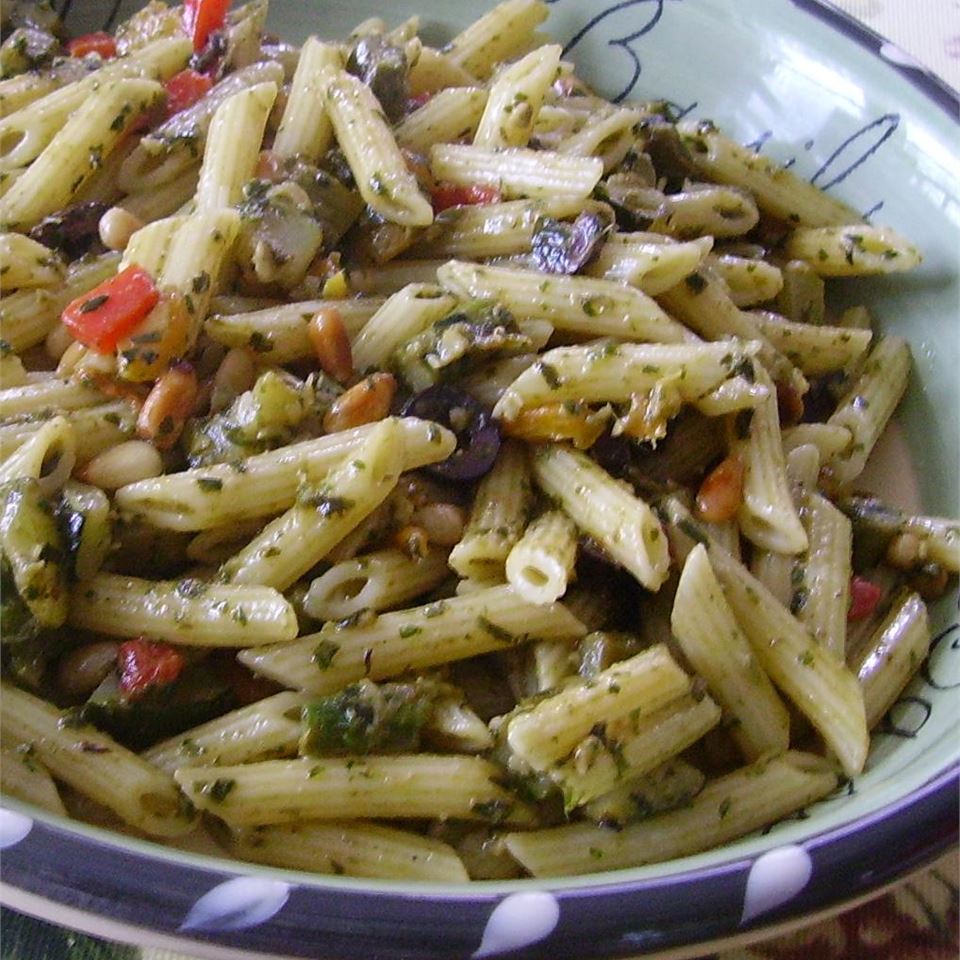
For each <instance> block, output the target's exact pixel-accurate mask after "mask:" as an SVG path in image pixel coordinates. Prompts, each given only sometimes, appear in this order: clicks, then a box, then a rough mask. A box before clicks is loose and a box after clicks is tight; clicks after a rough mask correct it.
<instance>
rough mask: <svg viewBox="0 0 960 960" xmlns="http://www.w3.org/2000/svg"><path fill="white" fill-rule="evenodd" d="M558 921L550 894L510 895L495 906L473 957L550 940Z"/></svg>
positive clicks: (556, 911)
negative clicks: (549, 937) (547, 938)
mask: <svg viewBox="0 0 960 960" xmlns="http://www.w3.org/2000/svg"><path fill="white" fill-rule="evenodd" d="M559 919H560V904H559V902H558V901H557V898H556V897H555V896H554V895H553V894H552V893H541V892H537V891H531V892H529V893H512V894H510V896H509V897H507V898H506V899H505V900H501V901H500V903H498V904H497V905H496V907H495V908H494V910H493V913H491V914H490V919H489V920H487V925H486V927H485V928H484V931H483V939H482V940H481V941H480V946H479V947H477V949H476V951H475V952H474V954H473V956H474V958H475V960H479V958H481V957H492V956H494V955H496V954H499V953H506V952H507V951H508V950H519V949H520V948H521V947H527V946H529V945H530V944H531V943H537V942H539V941H540V940H543V939H544V937H548V936H550V934H551V933H553V931H554V929H555V928H556V926H557V922H558V921H559Z"/></svg>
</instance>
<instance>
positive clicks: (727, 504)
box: [697, 457, 743, 523]
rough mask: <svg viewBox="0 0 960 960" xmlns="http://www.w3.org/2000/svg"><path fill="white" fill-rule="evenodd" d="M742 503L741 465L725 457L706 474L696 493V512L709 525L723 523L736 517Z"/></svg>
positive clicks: (733, 459) (736, 460)
mask: <svg viewBox="0 0 960 960" xmlns="http://www.w3.org/2000/svg"><path fill="white" fill-rule="evenodd" d="M742 501H743V464H742V463H741V462H740V461H739V460H738V459H737V458H736V457H727V459H726V460H723V461H722V462H721V463H720V464H719V465H718V466H716V467H714V469H713V470H711V471H710V473H708V474H707V476H706V479H705V480H704V481H703V483H702V484H701V485H700V489H699V490H698V491H697V512H698V513H699V514H700V516H701V517H703V519H704V520H707V521H709V522H710V523H723V522H724V521H725V520H731V519H733V517H735V516H736V515H737V510H739V509H740V504H741V502H742Z"/></svg>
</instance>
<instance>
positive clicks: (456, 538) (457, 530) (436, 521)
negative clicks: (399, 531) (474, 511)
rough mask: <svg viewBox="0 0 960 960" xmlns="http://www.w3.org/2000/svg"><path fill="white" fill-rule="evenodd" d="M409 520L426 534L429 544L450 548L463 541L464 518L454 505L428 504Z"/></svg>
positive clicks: (460, 510)
mask: <svg viewBox="0 0 960 960" xmlns="http://www.w3.org/2000/svg"><path fill="white" fill-rule="evenodd" d="M410 519H411V522H412V523H413V524H414V525H415V526H417V527H420V528H421V529H422V530H423V531H424V533H426V535H427V539H428V540H429V541H430V543H435V544H436V545H437V546H439V547H452V546H454V544H457V543H459V542H460V541H461V539H463V525H464V523H465V522H466V518H465V516H464V513H463V510H462V509H461V508H460V507H458V506H457V505H456V504H455V503H428V504H426V505H425V506H422V507H420V509H419V510H417V511H416V513H414V515H413V516H412V517H411V518H410Z"/></svg>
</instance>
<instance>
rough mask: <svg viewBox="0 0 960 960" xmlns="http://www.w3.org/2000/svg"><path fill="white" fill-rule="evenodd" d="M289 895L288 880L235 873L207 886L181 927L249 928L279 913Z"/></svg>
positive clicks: (188, 928)
mask: <svg viewBox="0 0 960 960" xmlns="http://www.w3.org/2000/svg"><path fill="white" fill-rule="evenodd" d="M289 896H290V884H288V883H283V882H281V881H279V880H266V879H258V878H256V877H236V878H235V879H233V880H227V881H226V882H225V883H221V884H219V885H218V886H216V887H214V888H213V889H212V890H208V891H207V892H206V893H205V894H204V895H203V896H202V897H201V898H200V899H199V900H198V901H197V902H196V903H195V904H194V905H193V906H192V907H191V908H190V912H189V913H188V914H187V916H186V919H184V921H183V923H181V924H180V929H181V930H246V929H247V927H255V926H257V924H260V923H265V922H266V921H267V920H269V919H270V918H271V917H273V916H275V915H276V914H277V913H279V912H280V910H281V909H283V905H284V904H285V903H286V902H287V898H288V897H289Z"/></svg>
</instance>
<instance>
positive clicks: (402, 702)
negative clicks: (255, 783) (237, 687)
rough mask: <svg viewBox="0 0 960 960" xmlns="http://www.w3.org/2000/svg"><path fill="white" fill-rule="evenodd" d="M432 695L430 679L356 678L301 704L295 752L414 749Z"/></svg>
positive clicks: (318, 753) (430, 707) (325, 753)
mask: <svg viewBox="0 0 960 960" xmlns="http://www.w3.org/2000/svg"><path fill="white" fill-rule="evenodd" d="M436 696H437V689H436V687H435V685H433V684H431V683H429V682H423V681H418V682H417V683H384V684H379V685H378V684H376V683H373V682H372V681H370V680H361V681H360V682H359V683H354V684H351V685H350V686H349V687H346V688H345V689H344V690H341V691H340V692H339V693H335V694H332V695H331V696H328V697H323V698H322V699H320V700H316V701H314V702H313V703H310V704H308V705H307V706H306V707H304V709H303V713H302V720H303V734H302V736H301V738H300V753H301V754H304V755H306V756H318V757H323V756H331V755H334V756H335V755H338V754H366V753H406V752H410V751H413V750H417V749H418V748H419V745H420V734H421V731H422V729H423V727H424V725H425V724H426V722H427V721H428V720H429V719H430V715H431V713H432V712H433V704H434V701H435V698H436Z"/></svg>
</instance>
